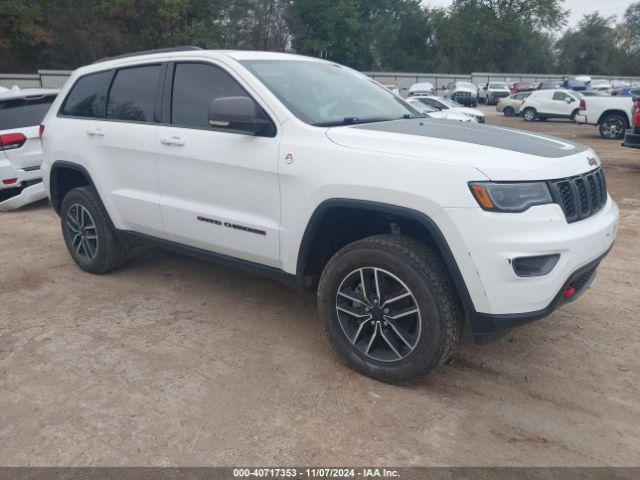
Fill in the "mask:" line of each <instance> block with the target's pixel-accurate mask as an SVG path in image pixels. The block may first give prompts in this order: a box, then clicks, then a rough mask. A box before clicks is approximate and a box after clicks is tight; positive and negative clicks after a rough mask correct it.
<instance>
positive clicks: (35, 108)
mask: <svg viewBox="0 0 640 480" xmlns="http://www.w3.org/2000/svg"><path fill="white" fill-rule="evenodd" d="M55 98H56V95H35V96H25V97H22V98H13V99H9V100H3V101H0V135H9V134H17V135H23V136H24V137H25V138H24V143H22V145H21V146H20V147H18V148H11V147H10V148H7V149H4V152H3V154H4V156H5V157H6V158H7V159H8V160H9V162H10V163H11V165H13V167H15V168H17V169H19V170H25V171H27V172H29V171H32V170H38V169H39V168H40V164H41V163H42V143H41V142H40V137H39V134H38V131H39V128H40V123H41V122H42V119H43V118H44V116H45V115H46V114H47V112H48V111H49V107H50V106H51V104H52V103H53V101H54V100H55ZM14 145H20V143H16V144H14ZM0 155H2V154H0Z"/></svg>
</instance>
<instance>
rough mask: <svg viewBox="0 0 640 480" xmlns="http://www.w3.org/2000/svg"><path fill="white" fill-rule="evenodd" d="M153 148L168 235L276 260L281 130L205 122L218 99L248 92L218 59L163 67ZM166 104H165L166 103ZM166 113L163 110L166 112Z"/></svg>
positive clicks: (214, 248)
mask: <svg viewBox="0 0 640 480" xmlns="http://www.w3.org/2000/svg"><path fill="white" fill-rule="evenodd" d="M167 84H168V85H169V86H170V89H169V91H168V92H167V93H168V94H167V95H166V96H165V100H164V102H163V120H165V122H166V123H167V124H166V125H163V126H161V127H160V128H159V130H158V136H157V140H156V152H157V155H158V161H159V165H158V179H159V182H160V191H161V207H162V217H163V221H164V225H165V229H166V234H167V238H168V239H169V240H172V241H175V242H178V243H182V244H186V245H190V246H193V247H197V248H202V249H206V250H211V251H214V252H217V253H220V254H224V255H230V256H233V257H237V258H241V259H244V260H248V261H252V262H257V263H261V264H265V265H269V266H279V264H280V263H279V262H280V260H279V228H280V193H279V192H280V190H279V183H278V172H277V159H278V145H279V141H280V137H279V135H278V133H277V132H276V130H275V126H274V129H273V132H274V133H273V135H272V136H254V135H248V134H244V133H238V132H233V131H229V130H225V129H224V128H222V127H216V126H215V125H213V126H212V125H210V124H209V121H208V109H209V105H210V104H211V102H212V101H213V100H214V99H215V98H221V97H234V96H246V97H249V98H250V99H251V100H252V101H254V102H255V104H256V106H257V109H258V110H259V111H260V112H262V114H263V115H264V116H265V119H269V115H268V114H267V113H266V111H265V110H264V108H263V106H261V104H260V103H259V102H257V101H256V100H255V98H254V97H252V95H251V94H250V93H249V92H248V90H247V88H248V87H247V88H245V87H244V86H243V85H241V83H240V80H239V79H236V78H235V77H234V76H233V75H231V73H230V72H229V71H228V70H226V69H225V68H224V67H223V66H221V65H215V64H213V63H210V62H178V63H176V64H175V65H174V66H173V68H172V69H170V70H169V71H168V74H167ZM165 108H166V110H165ZM164 115H166V117H164Z"/></svg>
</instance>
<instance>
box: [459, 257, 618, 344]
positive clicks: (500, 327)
mask: <svg viewBox="0 0 640 480" xmlns="http://www.w3.org/2000/svg"><path fill="white" fill-rule="evenodd" d="M608 253H609V250H607V251H606V252H605V253H604V254H602V255H601V256H600V257H599V258H597V259H595V260H593V261H592V262H589V263H587V264H586V265H584V266H582V267H580V268H579V269H578V270H576V271H575V272H573V274H571V276H570V277H569V278H568V279H567V281H566V282H565V283H564V284H563V285H562V288H561V289H560V291H559V292H558V293H557V294H556V296H555V297H554V299H553V301H552V302H551V303H550V304H549V305H547V306H546V307H545V308H543V309H541V310H537V311H535V312H525V313H515V314H498V315H492V314H487V313H478V312H475V314H473V315H471V318H470V323H471V330H472V332H473V337H474V340H475V342H476V343H479V344H486V343H489V342H491V341H493V340H495V339H496V338H499V337H500V336H502V335H503V334H504V333H506V332H508V331H509V330H511V329H512V328H515V327H519V326H520V325H525V324H527V323H531V322H535V321H536V320H540V319H542V318H544V317H546V316H548V315H550V314H551V313H553V312H554V311H555V310H556V309H557V308H559V307H561V306H563V305H565V304H567V303H570V302H574V301H576V300H577V299H578V298H579V297H580V296H581V295H582V294H583V293H584V292H585V291H586V290H587V289H588V288H589V286H590V285H591V283H593V280H594V279H595V277H596V272H597V269H598V266H599V265H600V262H601V261H602V259H603V258H604V257H606V256H607V254H608ZM569 287H573V288H574V289H575V293H573V295H572V296H571V297H566V296H565V292H566V291H567V289H568V288H569Z"/></svg>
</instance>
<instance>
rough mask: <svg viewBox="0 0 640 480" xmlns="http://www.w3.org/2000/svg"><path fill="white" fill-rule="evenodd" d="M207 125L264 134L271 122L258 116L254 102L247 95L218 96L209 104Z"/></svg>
mask: <svg viewBox="0 0 640 480" xmlns="http://www.w3.org/2000/svg"><path fill="white" fill-rule="evenodd" d="M209 125H211V126H212V127H215V128H219V129H225V130H230V131H236V132H245V133H249V134H252V135H261V134H266V133H267V131H268V130H269V129H270V128H271V124H270V123H269V122H268V121H267V120H265V119H263V118H260V117H259V116H258V111H257V109H256V104H255V102H254V101H253V100H252V99H250V98H248V97H220V98H216V99H215V100H213V101H212V102H211V105H209Z"/></svg>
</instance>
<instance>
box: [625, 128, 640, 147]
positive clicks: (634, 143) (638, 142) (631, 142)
mask: <svg viewBox="0 0 640 480" xmlns="http://www.w3.org/2000/svg"><path fill="white" fill-rule="evenodd" d="M637 128H638V127H636V128H635V129H633V128H632V129H630V130H627V132H626V133H625V135H624V143H623V144H622V145H623V146H625V147H631V148H640V132H638V131H636V129H637Z"/></svg>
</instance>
